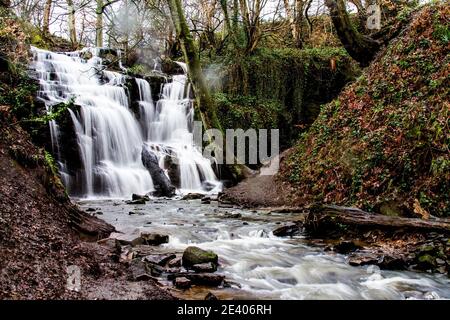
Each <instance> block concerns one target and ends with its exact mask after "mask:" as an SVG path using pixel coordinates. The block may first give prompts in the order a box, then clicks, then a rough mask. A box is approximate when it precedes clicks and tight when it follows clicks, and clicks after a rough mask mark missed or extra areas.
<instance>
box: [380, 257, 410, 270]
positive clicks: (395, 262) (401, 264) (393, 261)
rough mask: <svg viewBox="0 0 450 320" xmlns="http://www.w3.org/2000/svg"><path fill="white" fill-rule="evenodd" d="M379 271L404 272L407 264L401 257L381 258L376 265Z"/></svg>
mask: <svg viewBox="0 0 450 320" xmlns="http://www.w3.org/2000/svg"><path fill="white" fill-rule="evenodd" d="M377 265H378V266H379V267H380V268H381V269H387V270H406V268H407V262H406V261H405V259H404V258H403V257H401V256H398V257H397V256H390V255H385V256H383V257H382V258H381V259H380V260H379V261H378V263H377Z"/></svg>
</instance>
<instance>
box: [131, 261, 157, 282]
mask: <svg viewBox="0 0 450 320" xmlns="http://www.w3.org/2000/svg"><path fill="white" fill-rule="evenodd" d="M129 270H130V272H131V277H132V279H133V280H134V281H146V280H150V279H151V278H152V276H151V274H149V272H148V270H147V267H146V265H145V263H144V262H143V261H142V260H141V259H134V260H132V261H131V264H130V268H129Z"/></svg>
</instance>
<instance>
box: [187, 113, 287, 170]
mask: <svg viewBox="0 0 450 320" xmlns="http://www.w3.org/2000/svg"><path fill="white" fill-rule="evenodd" d="M203 129H204V128H203V124H202V122H201V121H194V124H193V130H192V133H191V134H192V136H193V142H194V145H195V146H197V147H199V148H201V153H202V155H203V157H205V158H207V159H210V160H211V161H212V162H213V163H215V164H218V165H221V164H227V165H234V164H242V165H257V164H262V165H263V168H262V169H261V170H260V174H261V175H274V174H276V173H277V172H278V169H279V152H280V135H279V129H258V130H257V129H248V130H244V129H226V130H225V132H222V131H221V130H219V129H207V130H203Z"/></svg>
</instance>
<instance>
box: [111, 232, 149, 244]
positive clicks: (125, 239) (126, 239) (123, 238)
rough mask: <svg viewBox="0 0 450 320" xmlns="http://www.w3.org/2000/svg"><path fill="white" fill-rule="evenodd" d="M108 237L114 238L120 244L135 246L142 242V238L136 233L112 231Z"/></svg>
mask: <svg viewBox="0 0 450 320" xmlns="http://www.w3.org/2000/svg"><path fill="white" fill-rule="evenodd" d="M109 238H110V239H116V240H117V241H118V242H119V243H120V244H122V245H131V246H137V245H139V244H144V239H143V238H142V237H141V236H140V235H138V234H127V233H118V232H113V233H111V235H110V236H109Z"/></svg>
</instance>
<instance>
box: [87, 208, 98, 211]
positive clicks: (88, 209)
mask: <svg viewBox="0 0 450 320" xmlns="http://www.w3.org/2000/svg"><path fill="white" fill-rule="evenodd" d="M95 210H96V209H94V208H87V209H86V212H94V211H95Z"/></svg>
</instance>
